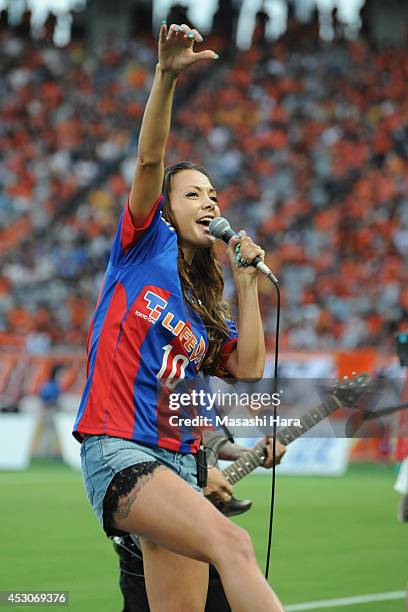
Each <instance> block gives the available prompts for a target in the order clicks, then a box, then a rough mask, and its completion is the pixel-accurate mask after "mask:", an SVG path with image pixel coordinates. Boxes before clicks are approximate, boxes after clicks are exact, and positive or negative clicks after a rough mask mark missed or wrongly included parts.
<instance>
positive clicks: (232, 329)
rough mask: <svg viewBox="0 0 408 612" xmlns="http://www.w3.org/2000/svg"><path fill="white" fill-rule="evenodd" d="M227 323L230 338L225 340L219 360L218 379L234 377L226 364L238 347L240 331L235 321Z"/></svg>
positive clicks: (228, 320)
mask: <svg viewBox="0 0 408 612" xmlns="http://www.w3.org/2000/svg"><path fill="white" fill-rule="evenodd" d="M226 323H227V325H228V330H229V338H228V339H227V340H225V342H224V344H223V345H222V347H221V350H220V360H219V366H218V370H217V376H218V378H231V377H232V374H231V373H230V372H228V370H227V367H226V363H227V361H228V357H229V356H230V355H231V353H232V351H234V350H235V348H236V346H237V340H238V330H237V326H236V325H235V323H234V321H231V319H226Z"/></svg>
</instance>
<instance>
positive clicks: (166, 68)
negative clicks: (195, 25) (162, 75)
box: [159, 23, 218, 76]
mask: <svg viewBox="0 0 408 612" xmlns="http://www.w3.org/2000/svg"><path fill="white" fill-rule="evenodd" d="M195 42H197V43H200V42H203V37H202V36H201V34H200V33H199V32H198V30H192V29H191V28H189V27H188V25H186V24H185V23H183V24H182V25H177V24H175V23H173V24H172V25H171V26H170V27H169V29H168V30H167V26H166V24H163V25H162V27H161V28H160V37H159V66H160V68H161V70H162V71H163V72H170V73H172V74H173V75H174V76H178V75H179V74H180V72H183V70H185V69H186V68H188V67H189V66H191V65H192V64H195V63H196V62H199V61H201V60H215V59H218V55H217V54H216V53H214V51H209V50H208V51H200V52H199V53H194V51H193V46H194V43H195Z"/></svg>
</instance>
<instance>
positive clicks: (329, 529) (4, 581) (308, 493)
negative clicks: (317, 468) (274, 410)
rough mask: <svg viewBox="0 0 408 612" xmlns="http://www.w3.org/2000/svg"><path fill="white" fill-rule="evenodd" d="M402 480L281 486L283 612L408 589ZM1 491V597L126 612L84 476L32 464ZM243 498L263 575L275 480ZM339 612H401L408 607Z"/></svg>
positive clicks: (363, 472) (362, 471)
mask: <svg viewBox="0 0 408 612" xmlns="http://www.w3.org/2000/svg"><path fill="white" fill-rule="evenodd" d="M394 479H395V474H394V470H393V469H392V468H389V467H382V466H351V467H350V469H349V472H348V474H347V476H345V477H342V478H324V477H323V478H322V477H293V476H282V477H279V478H278V482H277V502H276V513H275V523H274V544H273V549H272V561H271V568H270V580H271V583H272V584H273V586H274V588H275V589H276V591H277V592H278V593H279V595H280V597H281V598H282V600H283V601H284V603H285V604H294V603H300V602H305V601H314V600H320V599H331V598H337V597H348V596H353V595H364V594H368V593H382V592H388V591H402V590H403V589H404V588H405V587H406V584H407V579H408V525H406V524H405V525H404V524H401V523H397V521H396V506H397V501H398V495H397V494H396V493H394V491H393V488H392V487H393V483H394ZM0 491H1V505H0V590H12V589H19V590H30V589H32V590H37V591H38V590H41V589H44V590H48V591H49V590H53V589H58V590H67V591H69V592H70V606H69V609H70V610H79V611H81V612H82V611H84V612H93V611H105V610H106V611H111V610H112V611H119V610H120V609H121V597H120V592H119V589H118V587H117V577H118V570H117V565H118V563H117V557H116V555H115V553H114V552H113V549H112V546H111V543H110V542H109V540H107V538H105V536H104V535H103V533H102V531H101V530H100V528H99V526H98V523H97V521H96V519H95V518H94V516H93V513H92V510H91V508H90V506H89V505H88V502H87V500H86V497H85V493H84V491H83V488H82V481H81V476H80V474H78V473H76V472H73V471H71V470H70V469H69V468H68V467H65V466H63V465H60V464H52V463H34V464H33V466H32V467H31V468H30V469H29V470H28V471H26V472H20V473H12V472H0ZM235 491H236V496H237V497H241V498H242V497H250V498H252V499H253V502H254V508H253V510H251V511H250V512H249V513H247V514H246V515H243V516H241V517H240V519H239V520H237V522H238V523H239V524H240V525H242V526H243V527H245V528H246V529H247V530H248V531H249V532H250V533H251V535H252V538H253V542H254V545H255V549H256V552H257V556H258V559H259V562H260V563H261V565H262V567H264V564H265V550H266V536H267V508H268V506H269V501H268V499H269V491H270V480H269V479H268V478H267V477H264V476H253V477H250V478H247V479H246V480H243V481H242V482H241V483H240V484H239V485H238V486H237V487H236V489H235ZM51 607H52V609H56V608H55V607H54V606H49V608H51ZM3 609H8V607H7V608H3ZM13 609H14V608H13ZM19 609H27V610H28V609H29V608H28V607H27V606H19ZM30 609H32V608H31V607H30ZM336 609H337V610H345V611H346V612H368V611H369V612H394V611H395V612H397V611H402V610H404V602H403V600H398V601H389V602H386V601H383V602H378V603H369V604H360V605H351V606H347V607H343V608H336Z"/></svg>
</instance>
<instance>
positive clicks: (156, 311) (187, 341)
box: [135, 289, 206, 366]
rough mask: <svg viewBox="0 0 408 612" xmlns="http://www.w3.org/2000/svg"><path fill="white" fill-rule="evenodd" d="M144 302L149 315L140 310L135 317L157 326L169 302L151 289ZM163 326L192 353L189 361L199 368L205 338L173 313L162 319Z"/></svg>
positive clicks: (144, 297) (204, 348)
mask: <svg viewBox="0 0 408 612" xmlns="http://www.w3.org/2000/svg"><path fill="white" fill-rule="evenodd" d="M143 300H144V302H145V304H146V306H145V308H146V310H147V314H146V313H143V312H140V310H136V311H135V315H137V316H138V317H141V318H142V319H145V320H147V321H149V323H151V324H152V325H155V324H156V323H158V322H159V321H160V319H161V317H162V314H163V310H164V309H165V308H166V307H167V304H168V301H167V300H165V299H164V298H162V297H161V296H160V295H158V294H157V293H155V292H154V291H152V290H151V289H149V290H148V291H146V292H145V294H144V296H143ZM161 325H163V327H165V328H166V329H167V330H168V331H170V332H171V333H172V334H173V335H174V336H176V337H177V338H178V339H179V341H180V342H181V344H182V346H183V348H184V350H185V351H186V353H191V355H189V361H192V362H194V363H195V365H196V366H199V364H200V363H201V361H202V359H203V357H204V355H205V350H206V347H205V342H204V338H203V337H202V336H200V339H198V338H197V337H196V336H195V335H194V333H193V331H192V329H191V327H190V326H189V324H188V323H186V321H183V320H182V319H179V320H177V319H176V318H175V314H174V313H173V312H171V311H169V312H167V313H166V314H165V316H164V317H162V320H161ZM164 348H166V347H164Z"/></svg>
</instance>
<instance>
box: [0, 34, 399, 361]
mask: <svg viewBox="0 0 408 612" xmlns="http://www.w3.org/2000/svg"><path fill="white" fill-rule="evenodd" d="M298 28H300V26H298ZM302 28H303V30H302V32H299V30H298V31H297V32H295V33H294V32H293V31H291V30H289V31H288V33H287V35H286V36H285V37H284V38H282V39H280V40H279V41H278V42H276V43H274V44H273V45H265V44H257V43H256V40H255V42H254V45H253V47H252V48H251V50H249V51H247V52H240V53H236V54H227V53H224V56H223V54H222V50H221V60H220V61H219V62H218V63H217V65H216V66H215V65H211V66H209V65H207V66H200V68H198V69H197V70H196V71H193V72H192V75H191V76H190V75H189V74H187V75H185V76H183V77H182V78H181V79H180V84H179V90H178V92H177V103H176V109H175V113H174V121H173V129H172V133H171V137H170V141H169V147H168V156H167V163H168V164H171V163H175V162H177V161H180V160H185V159H186V160H191V161H197V162H201V163H203V164H204V165H205V166H206V167H207V168H208V170H209V171H210V173H211V175H212V177H213V183H214V185H215V187H216V188H217V190H218V195H219V201H220V205H221V211H222V214H225V216H226V217H228V219H229V220H230V222H231V225H232V226H233V227H235V228H237V229H240V228H244V229H246V231H247V232H248V233H249V235H251V236H252V237H253V238H254V239H255V240H256V241H258V242H259V243H260V244H261V245H262V246H263V248H264V249H265V250H266V251H267V252H268V256H267V263H269V265H270V267H271V268H272V269H273V270H274V272H275V273H276V275H277V276H278V277H279V278H280V281H281V287H282V293H283V312H282V331H281V342H282V346H283V347H285V348H290V349H307V350H318V351H319V350H325V349H342V348H344V349H348V348H355V347H362V346H380V347H381V346H383V347H386V346H390V345H391V344H390V343H392V333H393V332H394V331H395V330H396V329H397V328H398V326H401V325H403V324H404V323H405V324H407V323H408V267H407V265H406V264H407V258H408V55H407V53H406V51H404V50H403V49H383V50H379V51H378V50H377V51H376V50H374V49H372V48H370V46H369V45H368V44H367V43H366V42H365V41H364V40H363V39H362V38H360V39H358V40H355V41H353V42H350V41H347V42H346V41H344V40H341V39H340V40H337V41H335V42H332V43H323V42H322V41H319V40H318V38H317V36H313V35H311V33H310V31H309V32H308V31H307V26H302ZM255 38H256V36H255ZM155 45H156V43H155V41H154V40H153V39H151V40H150V39H144V40H142V39H137V40H135V39H133V40H131V39H130V40H111V41H105V42H104V43H101V44H100V45H99V46H97V47H96V48H95V47H94V48H92V49H88V48H87V47H86V44H85V43H83V42H78V41H74V42H72V43H71V44H70V45H69V47H67V48H65V49H63V50H61V49H56V48H54V47H52V46H51V45H48V44H41V43H39V42H33V41H32V40H30V39H29V38H22V37H19V36H17V35H16V33H15V32H13V31H11V30H7V29H6V30H4V31H2V32H0V58H1V61H0V74H1V79H2V84H3V86H2V88H1V89H0V104H1V109H2V110H1V117H2V121H1V125H0V143H1V158H0V184H1V188H0V256H1V267H0V343H3V344H5V343H7V342H12V339H13V338H14V339H16V338H20V339H23V338H24V340H22V341H24V342H25V343H26V346H27V349H28V350H30V351H32V352H44V351H47V350H48V349H49V348H50V347H52V346H62V345H63V346H81V347H84V345H85V340H86V333H87V328H88V323H89V320H90V317H91V315H92V311H93V307H94V304H95V302H96V298H97V295H98V292H99V289H100V285H101V282H102V279H103V274H104V271H105V267H106V263H107V259H108V257H109V250H110V244H111V239H112V236H113V234H114V232H115V230H116V225H117V222H118V218H119V215H120V211H121V208H122V207H123V205H124V203H125V202H126V198H127V194H128V191H129V188H130V184H131V180H132V176H133V170H134V164H135V158H136V154H137V141H138V133H139V129H140V121H141V117H142V113H143V109H144V104H145V102H146V99H147V96H148V92H149V88H150V85H151V81H152V76H153V72H154V66H155V62H156V48H155ZM211 45H213V46H212V47H210V48H213V49H215V50H217V51H219V50H220V47H221V48H222V44H221V42H220V41H219V40H217V39H213V40H212V41H211ZM208 46H210V44H209V45H208ZM220 257H221V258H223V254H222V252H220ZM226 277H227V283H226V293H227V296H230V297H231V296H232V292H233V287H232V282H231V278H230V276H229V273H228V268H226ZM260 293H261V304H262V309H263V314H264V321H265V330H266V338H267V344H268V347H269V348H272V346H273V338H274V325H275V295H274V292H273V288H272V287H271V286H270V284H269V283H268V282H267V281H266V280H262V279H261V282H260Z"/></svg>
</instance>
